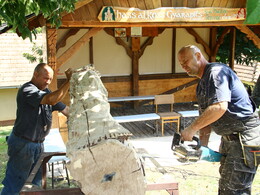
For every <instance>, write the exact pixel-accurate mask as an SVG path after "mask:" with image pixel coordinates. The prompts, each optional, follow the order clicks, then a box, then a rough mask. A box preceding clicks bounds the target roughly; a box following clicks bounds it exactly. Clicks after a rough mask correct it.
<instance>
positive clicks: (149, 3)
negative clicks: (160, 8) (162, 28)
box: [144, 0, 154, 10]
mask: <svg viewBox="0 0 260 195" xmlns="http://www.w3.org/2000/svg"><path fill="white" fill-rule="evenodd" d="M144 2H145V6H146V9H148V10H149V9H154V5H153V2H152V1H151V0H144Z"/></svg>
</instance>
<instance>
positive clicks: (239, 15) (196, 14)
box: [98, 6, 246, 22]
mask: <svg viewBox="0 0 260 195" xmlns="http://www.w3.org/2000/svg"><path fill="white" fill-rule="evenodd" d="M245 18H246V9H245V8H220V7H205V8H186V7H180V8H173V7H171V8H169V7H162V8H157V9H152V10H140V9H137V8H123V7H110V6H106V7H103V8H102V10H101V12H100V13H99V16H98V19H99V20H100V21H101V22H220V21H236V20H244V19H245Z"/></svg>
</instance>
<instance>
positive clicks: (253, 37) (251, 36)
mask: <svg viewBox="0 0 260 195" xmlns="http://www.w3.org/2000/svg"><path fill="white" fill-rule="evenodd" d="M236 28H237V29H238V30H240V31H241V32H242V33H245V34H246V35H247V38H249V39H250V40H251V41H253V43H254V44H255V46H256V47H257V48H258V49H260V38H259V37H258V36H257V35H256V34H255V33H254V32H253V31H252V30H251V29H250V28H248V27H247V26H245V25H243V26H236Z"/></svg>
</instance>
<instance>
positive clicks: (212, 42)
mask: <svg viewBox="0 0 260 195" xmlns="http://www.w3.org/2000/svg"><path fill="white" fill-rule="evenodd" d="M216 40H217V28H216V27H213V28H210V35H209V47H210V50H211V52H210V54H211V55H210V56H209V61H210V62H215V61H216V54H215V53H213V52H212V51H213V50H214V47H215V45H216Z"/></svg>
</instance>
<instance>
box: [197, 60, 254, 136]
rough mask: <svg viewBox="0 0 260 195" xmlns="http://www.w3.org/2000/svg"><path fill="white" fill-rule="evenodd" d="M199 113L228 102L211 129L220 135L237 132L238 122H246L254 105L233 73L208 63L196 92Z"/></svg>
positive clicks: (225, 66) (221, 65)
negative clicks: (224, 111) (223, 112)
mask: <svg viewBox="0 0 260 195" xmlns="http://www.w3.org/2000/svg"><path fill="white" fill-rule="evenodd" d="M196 94H197V99H198V104H199V106H200V111H201V112H203V111H204V110H205V109H206V108H207V107H208V106H210V105H212V104H214V103H219V102H223V101H227V102H228V108H227V111H226V113H225V114H224V115H223V116H222V117H221V118H220V119H219V120H217V121H216V122H214V123H212V124H211V127H212V128H213V129H214V130H215V131H216V133H219V134H221V135H223V134H230V133H232V132H234V131H239V126H241V125H239V124H240V123H238V121H244V120H247V119H248V118H249V117H250V116H252V114H253V113H254V111H255V107H254V103H253V102H252V100H251V99H250V98H249V95H248V93H247V91H246V89H245V87H244V85H243V83H242V82H241V81H240V79H239V78H238V76H237V75H236V74H235V72H234V71H233V70H232V69H231V68H229V67H228V66H227V65H225V64H221V63H209V64H207V65H206V67H205V70H204V74H203V76H202V78H201V80H200V82H199V84H198V86H197V90H196Z"/></svg>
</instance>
